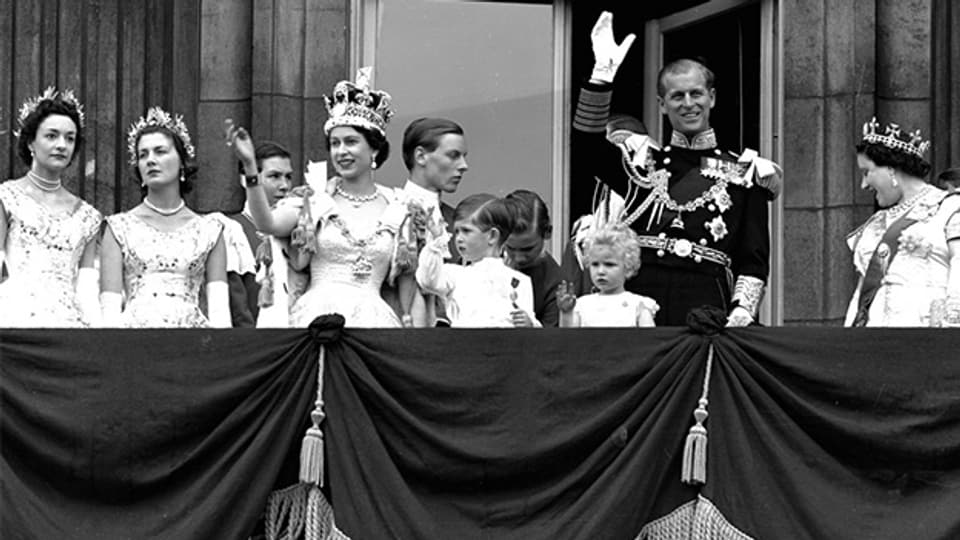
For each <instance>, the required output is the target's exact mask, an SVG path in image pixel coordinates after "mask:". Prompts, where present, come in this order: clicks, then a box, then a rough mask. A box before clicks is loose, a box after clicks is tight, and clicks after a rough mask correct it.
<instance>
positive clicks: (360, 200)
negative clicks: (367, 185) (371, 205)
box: [333, 183, 380, 208]
mask: <svg viewBox="0 0 960 540" xmlns="http://www.w3.org/2000/svg"><path fill="white" fill-rule="evenodd" d="M333 192H334V193H336V194H337V195H339V196H341V197H343V198H344V199H346V200H348V201H350V202H351V203H353V206H354V207H356V208H359V207H360V205H361V204H364V203H368V202H372V201H375V200H377V197H379V196H380V191H379V190H376V189H375V190H374V192H373V193H371V194H369V195H354V194H352V193H347V192H346V191H344V190H343V187H341V185H340V184H339V183H337V187H336V188H335V189H334V190H333Z"/></svg>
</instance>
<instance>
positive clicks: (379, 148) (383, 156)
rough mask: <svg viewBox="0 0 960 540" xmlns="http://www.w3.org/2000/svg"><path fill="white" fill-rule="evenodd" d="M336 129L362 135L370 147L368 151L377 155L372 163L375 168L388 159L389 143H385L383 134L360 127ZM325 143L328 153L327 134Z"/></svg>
mask: <svg viewBox="0 0 960 540" xmlns="http://www.w3.org/2000/svg"><path fill="white" fill-rule="evenodd" d="M337 127H351V128H353V129H355V130H357V133H359V134H360V135H363V138H364V139H366V141H367V144H368V145H370V149H371V150H373V151H374V152H376V154H377V157H376V158H374V160H373V161H374V163H376V164H377V168H379V167H380V166H381V165H383V163H384V162H385V161H387V158H388V157H390V142H389V141H387V137H386V136H385V135H384V134H383V133H380V132H379V131H376V130H372V129H367V128H365V127H360V126H337ZM333 129H336V128H333ZM333 129H331V130H330V131H333ZM326 143H327V153H329V152H330V135H329V134H327V136H326Z"/></svg>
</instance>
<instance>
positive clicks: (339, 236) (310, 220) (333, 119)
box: [226, 68, 417, 327]
mask: <svg viewBox="0 0 960 540" xmlns="http://www.w3.org/2000/svg"><path fill="white" fill-rule="evenodd" d="M325 100H326V104H327V112H328V114H329V117H328V119H327V120H326V122H325V123H324V128H323V131H324V134H325V135H326V145H327V150H328V152H329V156H330V160H331V162H332V163H333V168H334V170H335V172H336V175H335V176H334V177H332V178H329V179H326V178H324V177H323V176H322V175H323V171H313V170H308V172H307V175H306V176H307V183H308V186H307V187H306V189H301V190H299V192H298V194H299V195H301V196H299V197H292V198H288V199H284V200H281V201H280V202H279V203H278V204H277V207H276V208H275V209H274V210H273V211H271V210H270V208H269V206H268V204H267V200H266V196H265V195H264V193H263V188H262V187H260V186H259V185H258V184H257V165H256V161H255V159H254V151H253V142H252V140H251V139H250V136H249V134H248V133H247V132H246V130H244V129H243V128H240V127H236V126H234V125H233V124H232V122H230V121H228V123H227V134H226V135H227V143H228V144H229V145H231V146H232V147H233V148H234V151H235V153H236V155H237V157H238V158H239V159H240V161H241V163H242V165H243V167H244V174H245V182H246V188H247V197H248V201H249V203H250V210H251V214H252V215H253V219H254V222H255V223H256V225H257V228H258V229H259V230H260V231H262V232H264V233H267V234H270V235H273V236H275V237H278V238H289V245H290V249H289V250H288V253H289V254H290V259H289V264H290V266H291V267H292V268H294V269H296V270H301V269H304V270H307V269H308V270H309V284H308V285H307V287H306V290H305V291H304V292H303V294H302V295H300V296H299V297H297V298H295V299H294V300H293V301H292V303H291V305H290V323H291V324H292V325H294V326H306V325H308V324H309V323H310V322H311V321H312V320H313V319H314V318H315V317H317V316H318V315H323V314H327V313H340V314H341V315H343V316H344V318H345V319H346V324H347V326H353V327H396V326H401V321H404V322H405V323H409V321H411V320H412V318H411V316H410V309H411V306H412V305H413V301H414V296H415V295H416V294H417V289H416V283H415V281H414V280H413V274H412V270H413V269H412V268H409V267H405V266H404V265H403V264H401V263H400V262H399V261H398V257H397V254H398V253H400V254H402V250H399V249H398V241H399V239H400V237H401V235H400V229H401V227H402V226H404V223H405V222H406V220H407V216H408V210H407V204H406V201H405V200H404V198H403V197H402V194H401V193H400V192H399V191H398V190H394V189H392V188H388V187H385V186H381V185H379V184H377V183H375V182H374V178H373V175H374V171H375V170H376V169H377V167H379V166H380V165H382V164H383V162H384V161H386V160H387V157H388V155H389V152H390V145H389V143H388V142H387V139H386V126H387V123H388V122H389V120H390V117H391V116H393V110H392V108H391V106H390V95H389V94H387V93H386V92H382V91H378V90H374V89H372V88H371V87H370V69H369V68H365V69H362V70H361V71H360V73H359V75H358V77H357V81H356V83H354V82H350V81H341V82H339V83H337V84H336V86H335V87H334V90H333V94H332V95H331V96H330V97H325ZM384 285H387V288H388V289H391V290H395V291H397V292H398V294H390V298H391V299H393V298H399V300H397V301H396V302H395V304H397V305H396V306H391V305H390V304H388V303H387V302H386V301H385V300H384V298H383V296H382V295H381V289H382V288H383V287H384ZM277 292H278V293H279V292H280V291H277Z"/></svg>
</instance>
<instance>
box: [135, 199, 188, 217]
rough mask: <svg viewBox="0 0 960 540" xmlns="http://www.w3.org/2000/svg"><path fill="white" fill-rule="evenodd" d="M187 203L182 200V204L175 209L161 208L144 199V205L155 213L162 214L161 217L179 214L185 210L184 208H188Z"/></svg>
mask: <svg viewBox="0 0 960 540" xmlns="http://www.w3.org/2000/svg"><path fill="white" fill-rule="evenodd" d="M186 204H187V203H186V202H185V201H184V200H183V199H180V204H178V205H176V206H174V207H173V208H160V207H159V206H157V205H155V204H153V203H152V202H150V199H148V198H146V197H144V198H143V205H144V206H146V207H147V208H149V209H151V210H153V211H154V212H156V213H158V214H160V215H161V216H172V215H174V214H176V213H177V212H179V211H181V210H183V207H184V206H186Z"/></svg>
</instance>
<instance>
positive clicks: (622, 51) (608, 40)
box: [590, 11, 637, 83]
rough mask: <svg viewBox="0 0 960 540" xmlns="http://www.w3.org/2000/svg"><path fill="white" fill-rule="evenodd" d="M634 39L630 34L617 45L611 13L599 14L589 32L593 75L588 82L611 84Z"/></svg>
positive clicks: (634, 36)
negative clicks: (591, 46)
mask: <svg viewBox="0 0 960 540" xmlns="http://www.w3.org/2000/svg"><path fill="white" fill-rule="evenodd" d="M636 38H637V36H636V35H634V34H630V35H628V36H627V37H625V38H623V42H622V43H620V44H619V45H617V42H616V41H614V39H613V13H610V12H609V11H604V12H603V13H601V14H600V18H599V19H597V24H595V25H593V31H592V32H590V41H591V43H592V45H593V73H591V74H590V80H592V81H599V82H604V83H612V82H613V78H614V77H615V76H616V75H617V70H618V69H620V64H622V63H623V58H624V57H625V56H626V55H627V51H629V50H630V45H633V40H634V39H636Z"/></svg>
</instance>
